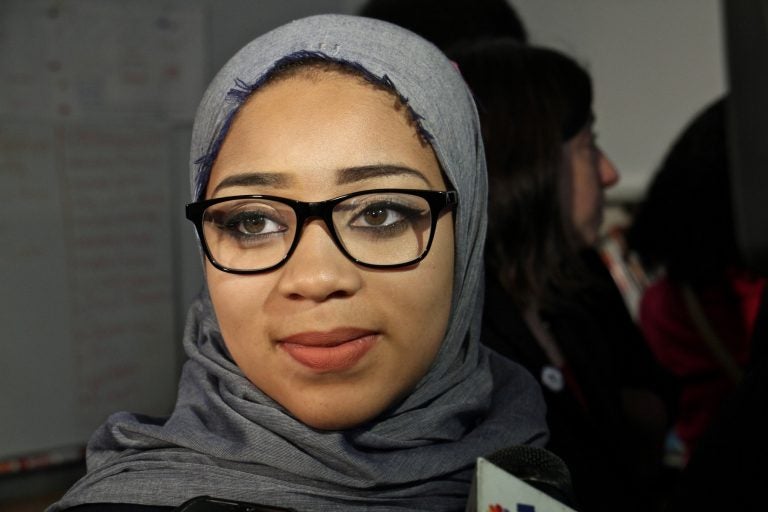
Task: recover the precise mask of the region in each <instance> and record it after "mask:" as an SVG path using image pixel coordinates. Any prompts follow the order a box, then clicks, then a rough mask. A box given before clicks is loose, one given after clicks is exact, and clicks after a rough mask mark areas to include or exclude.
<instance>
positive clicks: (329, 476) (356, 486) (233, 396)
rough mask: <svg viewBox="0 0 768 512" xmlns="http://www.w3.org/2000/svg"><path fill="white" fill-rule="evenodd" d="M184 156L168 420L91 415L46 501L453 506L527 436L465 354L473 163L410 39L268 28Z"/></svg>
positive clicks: (441, 81) (535, 399)
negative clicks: (182, 312) (182, 265)
mask: <svg viewBox="0 0 768 512" xmlns="http://www.w3.org/2000/svg"><path fill="white" fill-rule="evenodd" d="M191 162H192V163H191V180H192V188H193V200H194V202H193V203H191V204H190V205H189V206H188V207H187V216H188V218H189V219H190V220H191V221H192V222H194V223H195V226H196V228H197V231H198V235H199V237H200V242H201V245H202V249H203V252H204V258H205V274H206V282H207V288H206V290H205V291H204V292H203V293H202V294H201V296H200V298H199V299H198V300H197V301H196V302H195V303H194V304H193V306H192V308H191V311H190V315H189V320H188V325H187V329H186V333H185V339H184V346H185V349H186V352H187V354H188V356H189V360H188V362H187V363H186V364H185V367H184V371H183V374H182V377H181V381H180V384H179V397H178V402H177V404H176V407H175V410H174V411H173V414H172V415H171V416H170V417H169V418H167V419H151V418H146V417H143V416H140V415H134V414H128V413H119V414H116V415H114V416H112V417H111V418H110V419H109V420H108V421H107V423H106V424H105V425H104V426H102V427H101V428H100V429H99V430H98V431H97V432H96V433H95V434H94V436H93V438H92V439H91V441H90V444H89V448H88V470H89V471H88V474H87V475H86V476H85V477H84V478H83V479H82V480H81V481H80V482H79V483H77V484H76V485H75V486H74V487H73V488H72V489H71V490H70V491H69V493H68V494H67V495H66V496H64V498H63V499H62V500H61V501H60V502H59V503H58V504H56V505H54V506H53V507H52V508H51V511H60V510H65V509H66V510H102V509H101V508H98V507H103V505H94V504H103V503H118V504H123V505H122V508H116V509H114V510H131V508H130V507H131V506H134V507H135V506H137V505H144V506H154V507H162V506H166V507H170V506H177V505H179V504H180V503H182V502H184V501H185V500H188V499H190V498H192V497H194V496H197V495H214V496H218V497H222V498H229V499H237V500H242V501H247V502H253V503H259V504H264V505H273V506H274V505H280V506H284V507H290V508H293V509H296V510H398V511H403V510H464V507H465V505H466V501H467V494H468V492H469V485H470V481H471V478H472V472H473V468H474V463H475V461H476V458H477V457H479V456H483V455H488V454H490V453H492V452H494V451H496V450H498V449H500V448H502V447H506V446H509V445H515V444H534V445H538V446H541V445H543V443H544V442H545V441H546V436H547V432H546V426H545V422H544V409H543V401H542V399H541V395H540V391H539V389H538V387H537V386H536V383H535V382H534V381H533V380H532V379H531V378H530V376H528V374H527V373H526V372H525V371H524V370H522V369H521V368H520V367H518V366H516V365H515V364H513V363H511V362H509V361H507V360H504V359H503V358H501V357H499V356H497V355H496V354H494V353H492V352H491V351H489V350H488V349H485V348H483V347H481V345H480V340H479V336H480V331H479V327H480V319H481V304H482V283H483V279H482V278H483V261H482V250H483V240H484V235H485V225H486V211H485V209H486V203H485V194H486V190H487V188H486V175H485V163H484V154H483V151H482V144H481V143H480V135H479V126H478V119H477V116H476V113H475V109H474V104H473V102H472V99H471V95H470V93H469V91H468V90H467V88H466V86H465V85H464V83H463V81H462V80H461V77H460V75H459V73H458V72H457V71H456V70H455V68H454V66H453V65H452V64H451V63H450V62H449V61H448V60H447V59H446V58H445V57H444V56H443V54H441V53H440V52H439V51H438V50H437V49H436V48H435V47H434V46H432V45H431V44H429V43H427V42H425V41H424V40H422V39H420V38H419V37H417V36H415V35H413V34H411V33H410V32H407V31H405V30H403V29H400V28H398V27H396V26H394V25H390V24H388V23H385V22H379V21H374V20H369V19H364V18H357V17H349V16H338V15H324V16H316V17H310V18H306V19H302V20H299V21H295V22H293V23H290V24H288V25H285V26H283V27H280V28H278V29H276V30H274V31H272V32H270V33H268V34H266V35H264V36H262V37H260V38H258V39H256V40H254V41H253V42H251V43H250V44H249V45H247V46H245V47H244V48H243V49H242V50H240V51H239V52H238V53H237V54H236V55H235V56H234V57H232V59H231V60H230V61H229V62H228V63H227V64H226V65H225V66H224V68H223V69H222V70H221V71H220V72H219V73H218V75H217V76H216V77H215V79H214V80H213V82H212V83H211V85H210V86H209V88H208V90H207V92H206V93H205V96H204V98H203V100H202V103H201V105H200V107H199V110H198V113H197V116H196V119H195V125H194V130H193V138H192V149H191ZM84 504H85V505H84ZM88 504H90V505H88ZM78 506H80V507H82V508H79V507H78ZM88 507H92V508H88ZM93 507H95V508H93ZM134 509H135V510H153V509H152V508H134ZM110 510H111V509H110ZM157 510H160V508H157Z"/></svg>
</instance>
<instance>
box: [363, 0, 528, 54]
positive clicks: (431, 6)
mask: <svg viewBox="0 0 768 512" xmlns="http://www.w3.org/2000/svg"><path fill="white" fill-rule="evenodd" d="M358 14H360V15H361V16H367V17H369V18H376V19H380V20H384V21H389V22H390V23H394V24H395V25H400V26H401V27H404V28H407V29H408V30H411V31H412V32H416V33H417V34H419V35H420V36H422V37H423V38H425V39H427V40H428V41H431V42H432V43H434V44H435V45H436V46H438V47H439V48H440V49H442V50H443V51H447V50H448V49H449V48H450V47H451V46H454V45H456V44H459V43H462V42H466V41H470V40H475V39H481V38H486V37H501V36H503V37H511V38H514V39H516V40H518V41H520V42H523V43H525V42H527V41H528V33H527V31H526V29H525V25H524V23H523V21H522V20H521V19H520V17H519V16H518V14H517V11H515V9H514V7H512V5H511V4H510V3H509V2H508V1H507V0H416V1H413V0H368V1H367V2H366V3H365V4H364V5H363V6H362V7H361V8H360V10H359V11H358Z"/></svg>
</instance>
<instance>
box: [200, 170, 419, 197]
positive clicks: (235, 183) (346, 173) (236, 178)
mask: <svg viewBox="0 0 768 512" xmlns="http://www.w3.org/2000/svg"><path fill="white" fill-rule="evenodd" d="M403 175H406V176H414V177H417V178H419V179H421V180H422V181H424V183H426V184H427V185H430V186H431V185H432V184H431V183H430V182H429V180H428V179H427V178H426V177H425V176H424V174H422V173H421V172H420V171H417V170H416V169H412V168H410V167H405V166H402V165H389V164H373V165H361V166H357V167H344V168H342V169H339V170H338V171H336V184H337V185H346V184H349V183H356V182H358V181H364V180H368V179H372V178H380V177H386V176H403ZM292 181H293V178H292V177H291V175H289V174H282V173H273V172H248V173H241V174H233V175H232V176H227V177H226V178H224V179H223V180H221V182H220V183H219V184H218V185H216V187H215V188H214V189H213V192H212V194H213V195H215V194H216V193H217V192H218V191H220V190H221V189H224V188H230V187H254V186H257V187H258V186H261V187H274V188H285V187H287V186H289V185H290V184H291V182H292Z"/></svg>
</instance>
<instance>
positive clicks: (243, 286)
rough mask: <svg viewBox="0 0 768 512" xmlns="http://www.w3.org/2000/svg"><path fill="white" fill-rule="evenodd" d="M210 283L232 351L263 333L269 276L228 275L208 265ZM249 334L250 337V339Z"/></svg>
mask: <svg viewBox="0 0 768 512" xmlns="http://www.w3.org/2000/svg"><path fill="white" fill-rule="evenodd" d="M206 281H207V283H208V290H209V292H210V294H211V301H212V302H213V307H214V310H215V312H216V319H217V320H218V323H219V327H220V329H221V333H222V336H223V338H224V341H225V343H226V345H227V348H229V349H230V351H234V350H233V349H234V348H235V347H234V346H232V345H233V344H241V343H242V340H243V337H244V336H245V337H248V338H250V337H252V336H254V335H257V333H258V332H259V331H258V329H257V327H258V326H259V322H258V320H259V319H260V318H263V315H262V314H260V312H261V311H263V309H264V301H265V300H266V297H268V295H269V293H270V291H269V290H270V287H271V284H270V282H269V279H268V278H267V276H266V275H254V276H243V275H237V274H228V273H225V272H221V271H220V270H218V269H216V268H213V267H212V266H210V264H208V266H207V269H206ZM246 334H247V336H246Z"/></svg>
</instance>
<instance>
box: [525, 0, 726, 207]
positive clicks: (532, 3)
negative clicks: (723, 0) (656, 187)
mask: <svg viewBox="0 0 768 512" xmlns="http://www.w3.org/2000/svg"><path fill="white" fill-rule="evenodd" d="M511 3H512V5H514V6H515V8H516V9H517V11H518V14H519V15H520V17H521V18H522V19H523V21H524V23H525V25H526V27H527V29H528V32H529V35H530V38H531V42H532V43H534V44H540V45H544V46H549V47H553V48H555V49H559V50H561V51H563V52H565V53H567V54H569V55H571V56H573V57H575V58H576V59H577V60H578V61H579V62H581V63H582V64H583V65H585V66H586V68H587V69H588V70H589V71H590V73H591V75H592V78H593V82H594V86H595V111H596V114H597V125H596V127H597V132H598V138H599V142H600V144H601V146H602V147H603V149H604V150H605V151H606V153H607V154H608V155H609V156H610V157H611V158H612V159H613V161H614V162H615V163H616V164H617V166H618V168H619V170H620V171H621V173H622V179H621V181H620V182H619V184H618V185H617V186H616V187H615V188H613V189H611V190H610V191H609V194H608V195H609V198H613V199H616V200H623V199H635V198H638V197H640V196H641V195H642V194H643V193H644V191H645V188H646V186H647V184H648V181H649V179H650V177H651V175H652V173H653V172H654V170H655V168H656V166H657V165H658V164H659V162H660V160H661V158H662V157H663V155H664V153H665V151H666V150H667V148H668V146H669V145H670V143H671V142H672V141H673V139H674V137H675V136H676V135H677V134H678V132H679V131H680V130H681V128H682V127H683V126H684V125H685V124H686V123H687V121H688V120H689V119H690V118H691V117H692V116H693V115H694V114H695V113H696V112H697V111H698V110H699V109H701V108H702V107H703V106H704V105H705V104H707V103H708V102H710V101H711V100H713V99H714V98H715V97H717V96H719V95H720V94H722V93H723V92H724V91H725V90H726V87H727V85H726V82H727V79H726V74H725V61H724V48H723V40H722V38H723V34H722V27H721V12H720V2H719V0H642V1H638V0H578V1H574V0H511Z"/></svg>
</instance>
